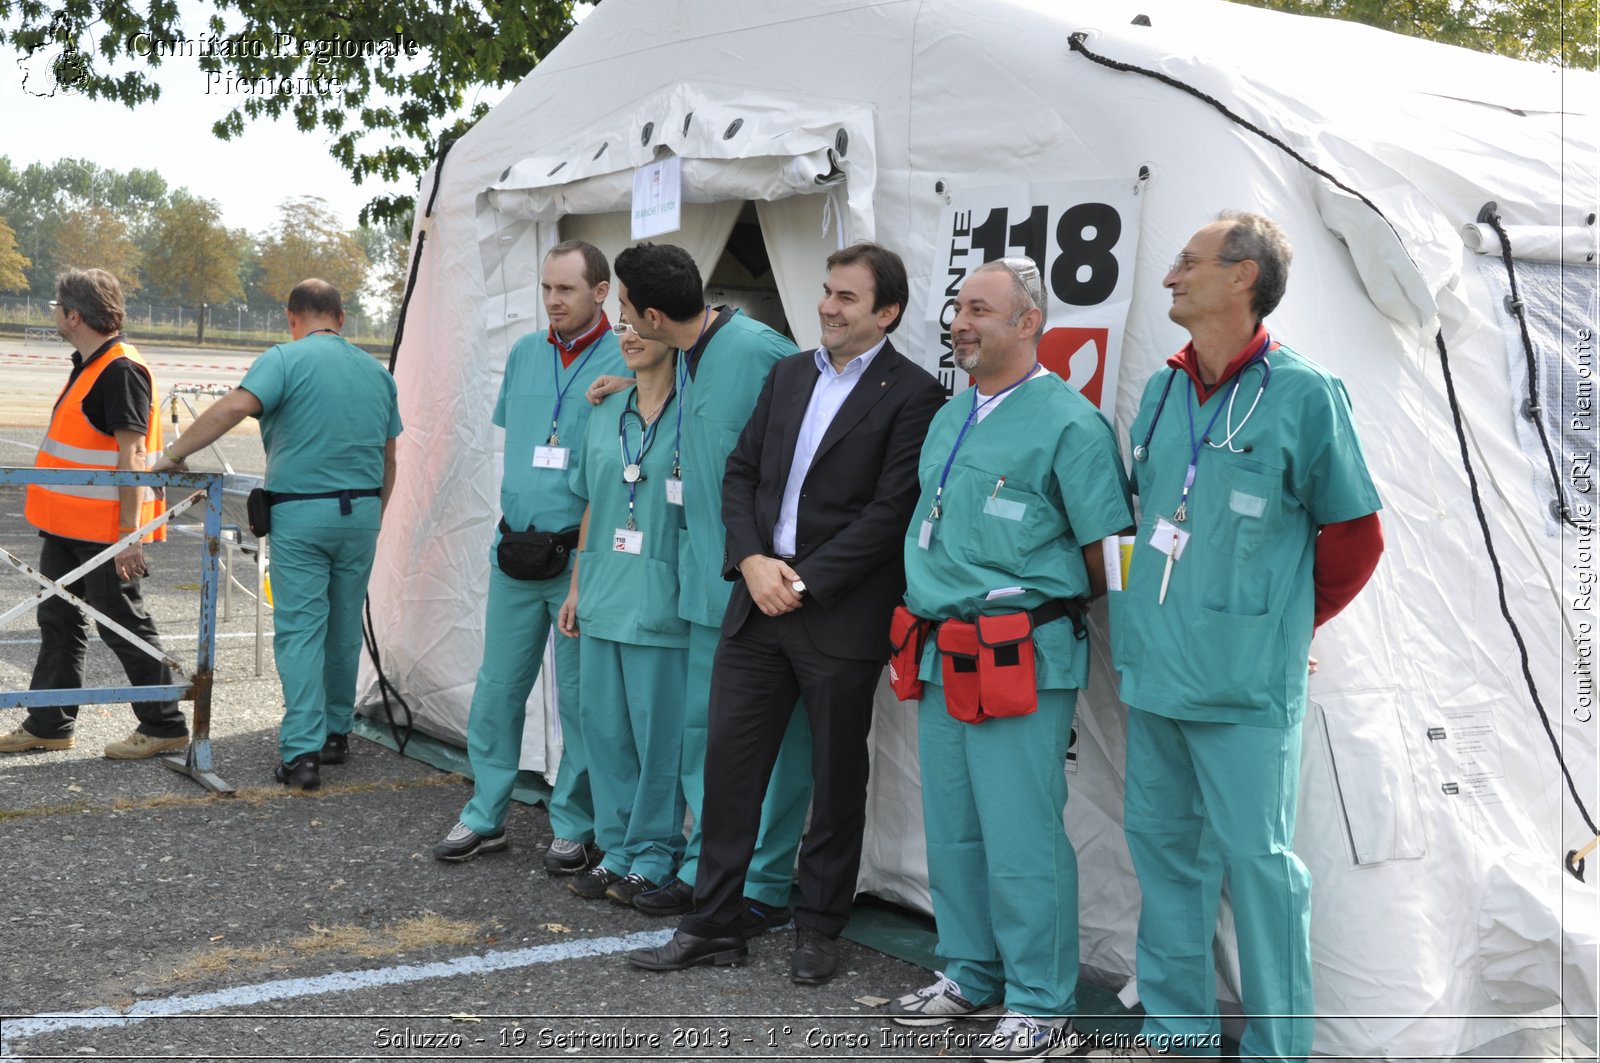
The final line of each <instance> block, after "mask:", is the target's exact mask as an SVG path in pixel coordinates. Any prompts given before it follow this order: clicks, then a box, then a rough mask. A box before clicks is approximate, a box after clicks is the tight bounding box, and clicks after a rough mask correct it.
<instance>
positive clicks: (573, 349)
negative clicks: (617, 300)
mask: <svg viewBox="0 0 1600 1063" xmlns="http://www.w3.org/2000/svg"><path fill="white" fill-rule="evenodd" d="M610 331H611V322H610V321H607V320H606V312H605V311H604V310H602V311H600V317H599V319H598V320H597V321H595V323H594V325H593V326H592V327H591V328H590V329H589V331H587V332H585V333H584V334H583V335H581V336H579V337H578V338H577V339H575V340H573V341H572V342H571V343H568V342H567V341H566V340H564V339H562V338H561V337H560V336H557V335H556V330H555V328H554V327H552V328H551V329H550V334H549V336H548V337H547V338H548V339H549V340H550V346H552V347H554V348H555V349H556V353H558V354H560V355H561V368H563V369H570V368H572V363H573V362H575V361H577V360H578V355H580V354H582V353H583V352H584V349H585V348H586V347H588V346H589V345H590V344H591V343H593V342H594V341H595V340H597V339H599V338H600V337H601V336H604V335H605V334H606V333H607V332H610Z"/></svg>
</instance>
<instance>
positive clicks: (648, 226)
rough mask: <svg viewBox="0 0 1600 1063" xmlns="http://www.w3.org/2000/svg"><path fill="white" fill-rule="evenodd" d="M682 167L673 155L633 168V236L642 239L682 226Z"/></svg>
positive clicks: (675, 229) (669, 231) (672, 230)
mask: <svg viewBox="0 0 1600 1063" xmlns="http://www.w3.org/2000/svg"><path fill="white" fill-rule="evenodd" d="M682 192H683V169H682V163H681V161H680V160H679V159H678V156H676V155H668V156H667V157H666V158H664V159H661V160H659V161H657V162H652V163H646V164H645V165H643V166H641V167H639V168H638V169H637V170H635V171H633V238H634V239H635V240H644V239H647V238H649V237H652V236H660V235H662V234H663V233H675V232H677V231H678V230H679V229H681V228H683V219H682V211H683V195H682Z"/></svg>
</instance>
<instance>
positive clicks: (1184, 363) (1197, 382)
mask: <svg viewBox="0 0 1600 1063" xmlns="http://www.w3.org/2000/svg"><path fill="white" fill-rule="evenodd" d="M1266 338H1267V326H1265V325H1262V324H1257V325H1256V331H1255V333H1254V334H1253V335H1252V336H1251V337H1250V339H1249V340H1248V341H1247V342H1246V343H1245V345H1244V349H1243V350H1241V351H1240V352H1239V353H1238V354H1236V355H1234V356H1233V360H1232V361H1230V362H1229V363H1228V365H1227V367H1226V368H1225V369H1223V370H1222V375H1221V376H1219V377H1218V378H1217V381H1216V383H1214V384H1211V385H1210V386H1207V385H1206V383H1205V381H1203V380H1201V379H1200V359H1199V357H1198V356H1196V354H1195V353H1194V341H1193V340H1190V341H1189V342H1188V343H1186V344H1184V345H1183V350H1181V351H1179V352H1178V353H1177V354H1175V355H1173V356H1172V357H1171V358H1168V359H1167V364H1168V365H1170V366H1171V367H1172V368H1174V369H1182V370H1183V371H1184V372H1185V373H1188V374H1189V379H1190V380H1193V381H1194V390H1195V397H1196V398H1198V399H1199V400H1200V403H1201V405H1205V402H1206V400H1207V399H1209V398H1211V396H1213V395H1215V394H1216V393H1217V391H1218V389H1220V388H1221V387H1222V385H1224V384H1226V383H1227V382H1228V381H1229V380H1231V379H1233V376H1234V374H1236V373H1238V372H1239V370H1241V369H1243V368H1244V366H1245V363H1246V362H1248V361H1250V359H1251V358H1252V357H1253V356H1254V355H1255V353H1256V351H1257V350H1258V349H1260V347H1261V341H1262V340H1264V339H1266ZM1277 347H1278V345H1277V343H1275V342H1274V343H1273V344H1272V346H1271V347H1269V348H1267V349H1268V350H1276V349H1277Z"/></svg>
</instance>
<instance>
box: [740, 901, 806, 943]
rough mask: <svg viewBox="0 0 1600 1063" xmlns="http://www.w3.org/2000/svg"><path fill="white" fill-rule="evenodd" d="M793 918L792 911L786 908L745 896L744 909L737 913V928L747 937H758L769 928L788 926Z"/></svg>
mask: <svg viewBox="0 0 1600 1063" xmlns="http://www.w3.org/2000/svg"><path fill="white" fill-rule="evenodd" d="M793 918H794V912H793V911H791V910H790V909H788V908H774V907H773V906H772V905H770V904H762V903H761V902H760V901H758V900H756V899H755V898H754V897H746V898H745V899H744V911H742V912H740V913H739V929H740V931H741V932H743V934H744V936H745V937H747V938H755V937H760V936H761V935H762V934H765V933H766V932H767V931H769V930H776V929H778V928H779V927H781V926H788V925H789V923H790V921H791V920H792V919H793Z"/></svg>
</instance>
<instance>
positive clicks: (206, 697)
mask: <svg viewBox="0 0 1600 1063" xmlns="http://www.w3.org/2000/svg"><path fill="white" fill-rule="evenodd" d="M14 484H53V485H68V486H72V485H92V486H97V487H150V488H163V487H178V488H192V489H195V490H194V491H193V493H191V494H189V495H188V496H187V497H186V498H184V499H182V500H181V501H179V502H177V503H176V504H174V505H173V506H171V507H170V508H169V509H168V510H167V511H166V512H165V513H163V514H162V515H161V516H159V517H157V518H155V519H154V520H152V521H150V522H149V523H147V524H145V525H144V526H142V527H140V528H139V529H138V530H137V531H132V532H129V533H128V534H127V535H124V536H123V537H122V538H120V539H118V540H117V541H116V542H114V543H109V544H107V545H106V547H105V549H103V550H101V551H100V552H99V553H97V554H96V555H95V556H94V557H92V558H91V559H89V560H88V561H85V562H84V563H83V564H81V565H79V566H78V567H77V568H75V569H73V570H72V571H70V572H68V573H66V574H65V575H63V576H62V577H61V578H60V579H59V580H52V579H49V578H48V577H46V576H43V575H41V574H40V573H39V572H38V571H37V570H36V569H35V568H34V567H33V566H32V565H29V564H27V563H26V562H24V561H23V560H22V559H20V558H18V557H17V556H16V555H15V554H12V553H11V552H10V551H8V550H6V549H4V548H3V547H0V561H3V562H4V563H5V564H7V565H9V566H11V567H12V568H14V569H16V570H17V571H18V572H21V573H22V574H23V575H25V576H27V577H28V578H29V579H31V580H33V581H34V582H35V583H38V584H40V589H39V590H38V591H36V592H34V594H33V595H32V596H30V597H29V598H28V599H27V600H25V601H23V602H22V603H21V604H19V605H16V606H14V607H13V608H10V609H7V610H6V611H5V612H4V613H0V626H4V625H5V624H7V623H9V622H10V621H11V620H13V619H15V618H16V617H18V616H20V615H22V614H23V613H25V612H27V611H28V610H29V609H32V608H35V607H36V606H38V605H39V603H40V602H43V601H44V600H46V599H47V598H50V597H52V596H53V597H59V598H62V599H64V600H65V601H68V602H71V603H72V604H73V605H75V606H77V607H78V608H79V609H80V610H82V611H83V613H84V614H85V615H87V616H89V617H91V618H93V619H94V620H95V621H96V622H97V623H99V624H102V625H104V626H105V627H107V628H110V629H111V630H113V631H115V632H116V633H117V634H119V635H121V636H122V637H123V638H125V639H127V640H128V641H129V642H130V643H132V644H133V645H134V646H135V647H136V648H137V649H139V650H140V651H141V652H143V653H145V654H147V655H149V656H151V657H154V658H155V659H156V660H158V661H161V662H162V663H164V664H165V665H166V666H167V667H168V668H170V669H172V671H173V673H174V674H176V675H177V676H180V677H182V678H183V679H184V680H185V682H183V683H172V684H168V685H151V686H120V687H83V688H81V689H72V690H15V691H0V708H6V709H14V708H33V707H38V706H46V705H98V704H105V703H107V702H118V701H173V700H176V701H192V702H194V721H193V723H192V724H191V726H190V728H189V749H188V752H187V753H186V754H185V755H184V756H183V757H181V758H180V757H162V758H161V760H162V761H163V762H164V763H165V764H166V765H167V767H169V768H171V769H172V770H173V771H176V772H178V773H180V774H182V775H187V776H188V777H189V778H191V779H193V780H195V781H196V782H198V783H199V784H200V785H201V786H204V787H205V788H206V789H207V790H210V791H211V792H213V793H219V794H230V793H233V790H234V788H233V787H232V786H230V785H228V783H226V782H224V781H223V780H222V778H221V777H220V776H218V775H217V774H216V773H215V772H214V771H213V770H212V760H211V683H212V675H213V668H214V666H215V662H216V653H217V574H218V565H217V555H218V554H219V553H220V552H221V550H222V540H221V536H222V476H221V475H220V474H219V473H212V472H184V473H177V472H167V473H156V472H120V471H118V472H111V471H104V470H98V469H23V468H7V467H0V486H9V485H14ZM196 505H204V507H205V520H204V525H203V527H204V538H203V539H202V540H201V541H202V544H203V552H202V556H201V559H200V625H199V630H200V637H199V639H198V640H197V642H198V645H197V646H196V647H195V664H194V668H193V670H190V669H186V668H185V667H184V666H183V664H182V663H181V662H180V661H179V660H178V659H177V658H175V657H173V656H172V655H171V654H170V653H167V652H165V651H163V650H161V649H158V648H157V647H155V646H152V645H150V643H148V642H146V641H145V640H144V639H141V638H139V637H138V636H137V635H134V634H133V633H132V632H130V631H128V630H127V629H126V628H124V627H122V626H121V625H120V624H118V623H116V622H115V621H113V620H111V619H110V618H109V617H107V616H106V615H105V614H104V613H102V612H100V611H99V610H97V609H95V608H94V607H93V606H91V605H90V604H89V603H88V602H85V601H84V600H83V599H81V598H79V597H78V596H77V595H75V594H73V593H72V592H71V591H68V590H67V589H66V585H67V584H70V583H72V582H73V581H74V580H77V579H78V578H79V577H81V576H82V575H83V574H84V573H86V572H88V571H90V570H91V569H93V568H95V567H96V566H98V565H101V564H103V563H104V562H105V561H106V560H108V559H109V558H111V557H114V556H115V555H116V554H117V553H119V552H120V551H121V550H122V549H123V548H124V547H126V546H128V545H129V544H131V543H133V542H135V541H136V540H138V539H140V538H142V537H143V536H145V535H146V534H148V533H149V532H150V531H152V530H153V529H155V528H158V527H161V526H162V525H164V524H166V523H167V521H169V520H171V519H172V518H173V517H175V516H177V515H178V514H179V513H182V512H184V511H185V510H188V509H189V508H191V507H193V506H196Z"/></svg>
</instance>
